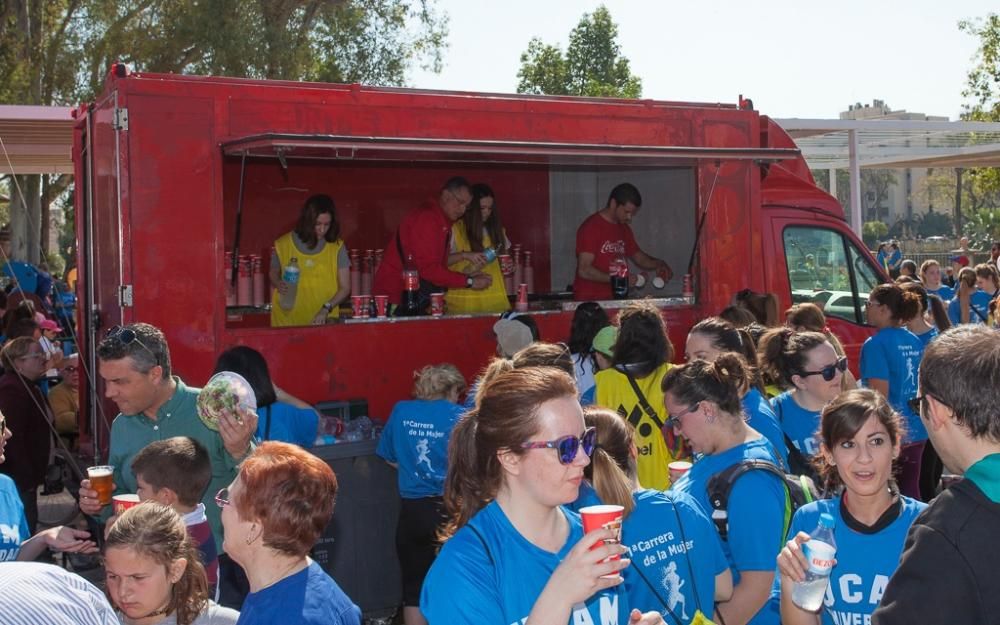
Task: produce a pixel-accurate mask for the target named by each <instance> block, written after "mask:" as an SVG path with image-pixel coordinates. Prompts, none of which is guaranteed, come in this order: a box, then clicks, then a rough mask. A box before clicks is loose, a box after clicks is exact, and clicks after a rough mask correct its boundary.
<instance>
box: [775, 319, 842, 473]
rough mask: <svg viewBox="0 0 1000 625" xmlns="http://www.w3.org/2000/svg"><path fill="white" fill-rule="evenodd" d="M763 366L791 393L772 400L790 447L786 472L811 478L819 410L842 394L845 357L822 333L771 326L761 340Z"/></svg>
mask: <svg viewBox="0 0 1000 625" xmlns="http://www.w3.org/2000/svg"><path fill="white" fill-rule="evenodd" d="M759 354H760V362H761V366H762V367H763V368H764V369H765V370H766V371H767V372H768V373H769V374H770V375H771V376H773V377H774V378H776V379H778V380H780V381H781V384H782V386H785V387H787V388H790V389H791V390H789V391H786V392H784V393H782V394H781V395H778V396H777V397H775V398H774V399H772V400H771V405H772V406H773V407H774V412H775V414H776V415H777V416H778V422H779V423H780V424H781V430H782V432H783V433H784V438H785V440H786V441H787V444H788V449H789V460H790V461H791V462H790V465H789V468H790V469H791V470H792V472H793V473H796V474H800V475H802V474H804V475H809V474H811V473H812V471H811V463H810V461H811V460H812V458H813V456H815V455H816V454H817V453H818V452H819V438H818V433H819V412H820V410H822V409H823V406H825V405H826V404H827V403H828V402H830V401H831V400H832V399H833V398H834V397H836V396H837V395H839V394H840V392H841V388H842V386H843V385H842V382H843V376H844V372H845V371H847V358H846V357H844V356H839V355H838V354H837V350H836V349H835V348H834V347H833V345H832V344H831V343H830V341H829V340H827V338H826V335H824V334H821V333H819V332H795V331H793V330H791V329H789V328H775V329H774V330H771V331H769V332H768V333H767V334H765V335H764V336H763V337H761V339H760V346H759Z"/></svg>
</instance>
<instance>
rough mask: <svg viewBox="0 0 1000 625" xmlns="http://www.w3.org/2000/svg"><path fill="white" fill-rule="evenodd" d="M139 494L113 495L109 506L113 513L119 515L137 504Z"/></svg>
mask: <svg viewBox="0 0 1000 625" xmlns="http://www.w3.org/2000/svg"><path fill="white" fill-rule="evenodd" d="M139 503H140V502H139V495H115V496H114V497H112V498H111V507H112V509H114V511H115V515H116V516H119V515H121V513H122V512H125V511H126V510H128V509H129V508H134V507H136V506H138V505H139Z"/></svg>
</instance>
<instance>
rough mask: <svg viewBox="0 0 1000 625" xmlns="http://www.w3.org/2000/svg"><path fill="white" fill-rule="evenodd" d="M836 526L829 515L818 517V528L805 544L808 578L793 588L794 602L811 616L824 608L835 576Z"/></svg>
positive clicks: (803, 546)
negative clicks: (827, 589) (828, 586)
mask: <svg viewBox="0 0 1000 625" xmlns="http://www.w3.org/2000/svg"><path fill="white" fill-rule="evenodd" d="M836 524H837V522H836V521H835V520H834V518H833V516H832V515H830V514H827V513H825V512H824V513H823V514H821V515H819V525H817V526H816V529H815V530H813V533H812V534H810V535H809V540H808V541H807V542H805V543H803V544H802V555H804V556H805V557H806V561H807V562H809V568H807V569H806V578H805V579H804V580H803V581H801V582H796V584H795V585H794V586H793V587H792V602H793V603H794V604H795V605H797V606H799V607H800V608H802V609H803V610H808V611H809V612H818V611H819V608H820V606H821V605H823V596H824V595H825V594H826V587H827V585H828V584H829V583H830V573H831V572H833V559H834V556H835V555H836V554H837V543H836V542H835V541H834V539H833V528H834V527H835V526H836Z"/></svg>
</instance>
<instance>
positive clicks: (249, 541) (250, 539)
mask: <svg viewBox="0 0 1000 625" xmlns="http://www.w3.org/2000/svg"><path fill="white" fill-rule="evenodd" d="M256 530H257V524H256V523H254V524H253V525H251V526H250V534H249V535H248V536H247V541H246V542H247V544H248V545H252V544H253V541H255V540H257V537H256V536H254V535H253V533H254V532H255V531H256Z"/></svg>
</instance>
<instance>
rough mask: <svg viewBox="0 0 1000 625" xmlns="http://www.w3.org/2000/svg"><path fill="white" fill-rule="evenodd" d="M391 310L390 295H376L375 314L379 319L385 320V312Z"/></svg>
mask: <svg viewBox="0 0 1000 625" xmlns="http://www.w3.org/2000/svg"><path fill="white" fill-rule="evenodd" d="M388 308H389V296H388V295H376V296H375V312H376V314H378V318H379V319H385V311H386V310H387V309H388Z"/></svg>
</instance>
